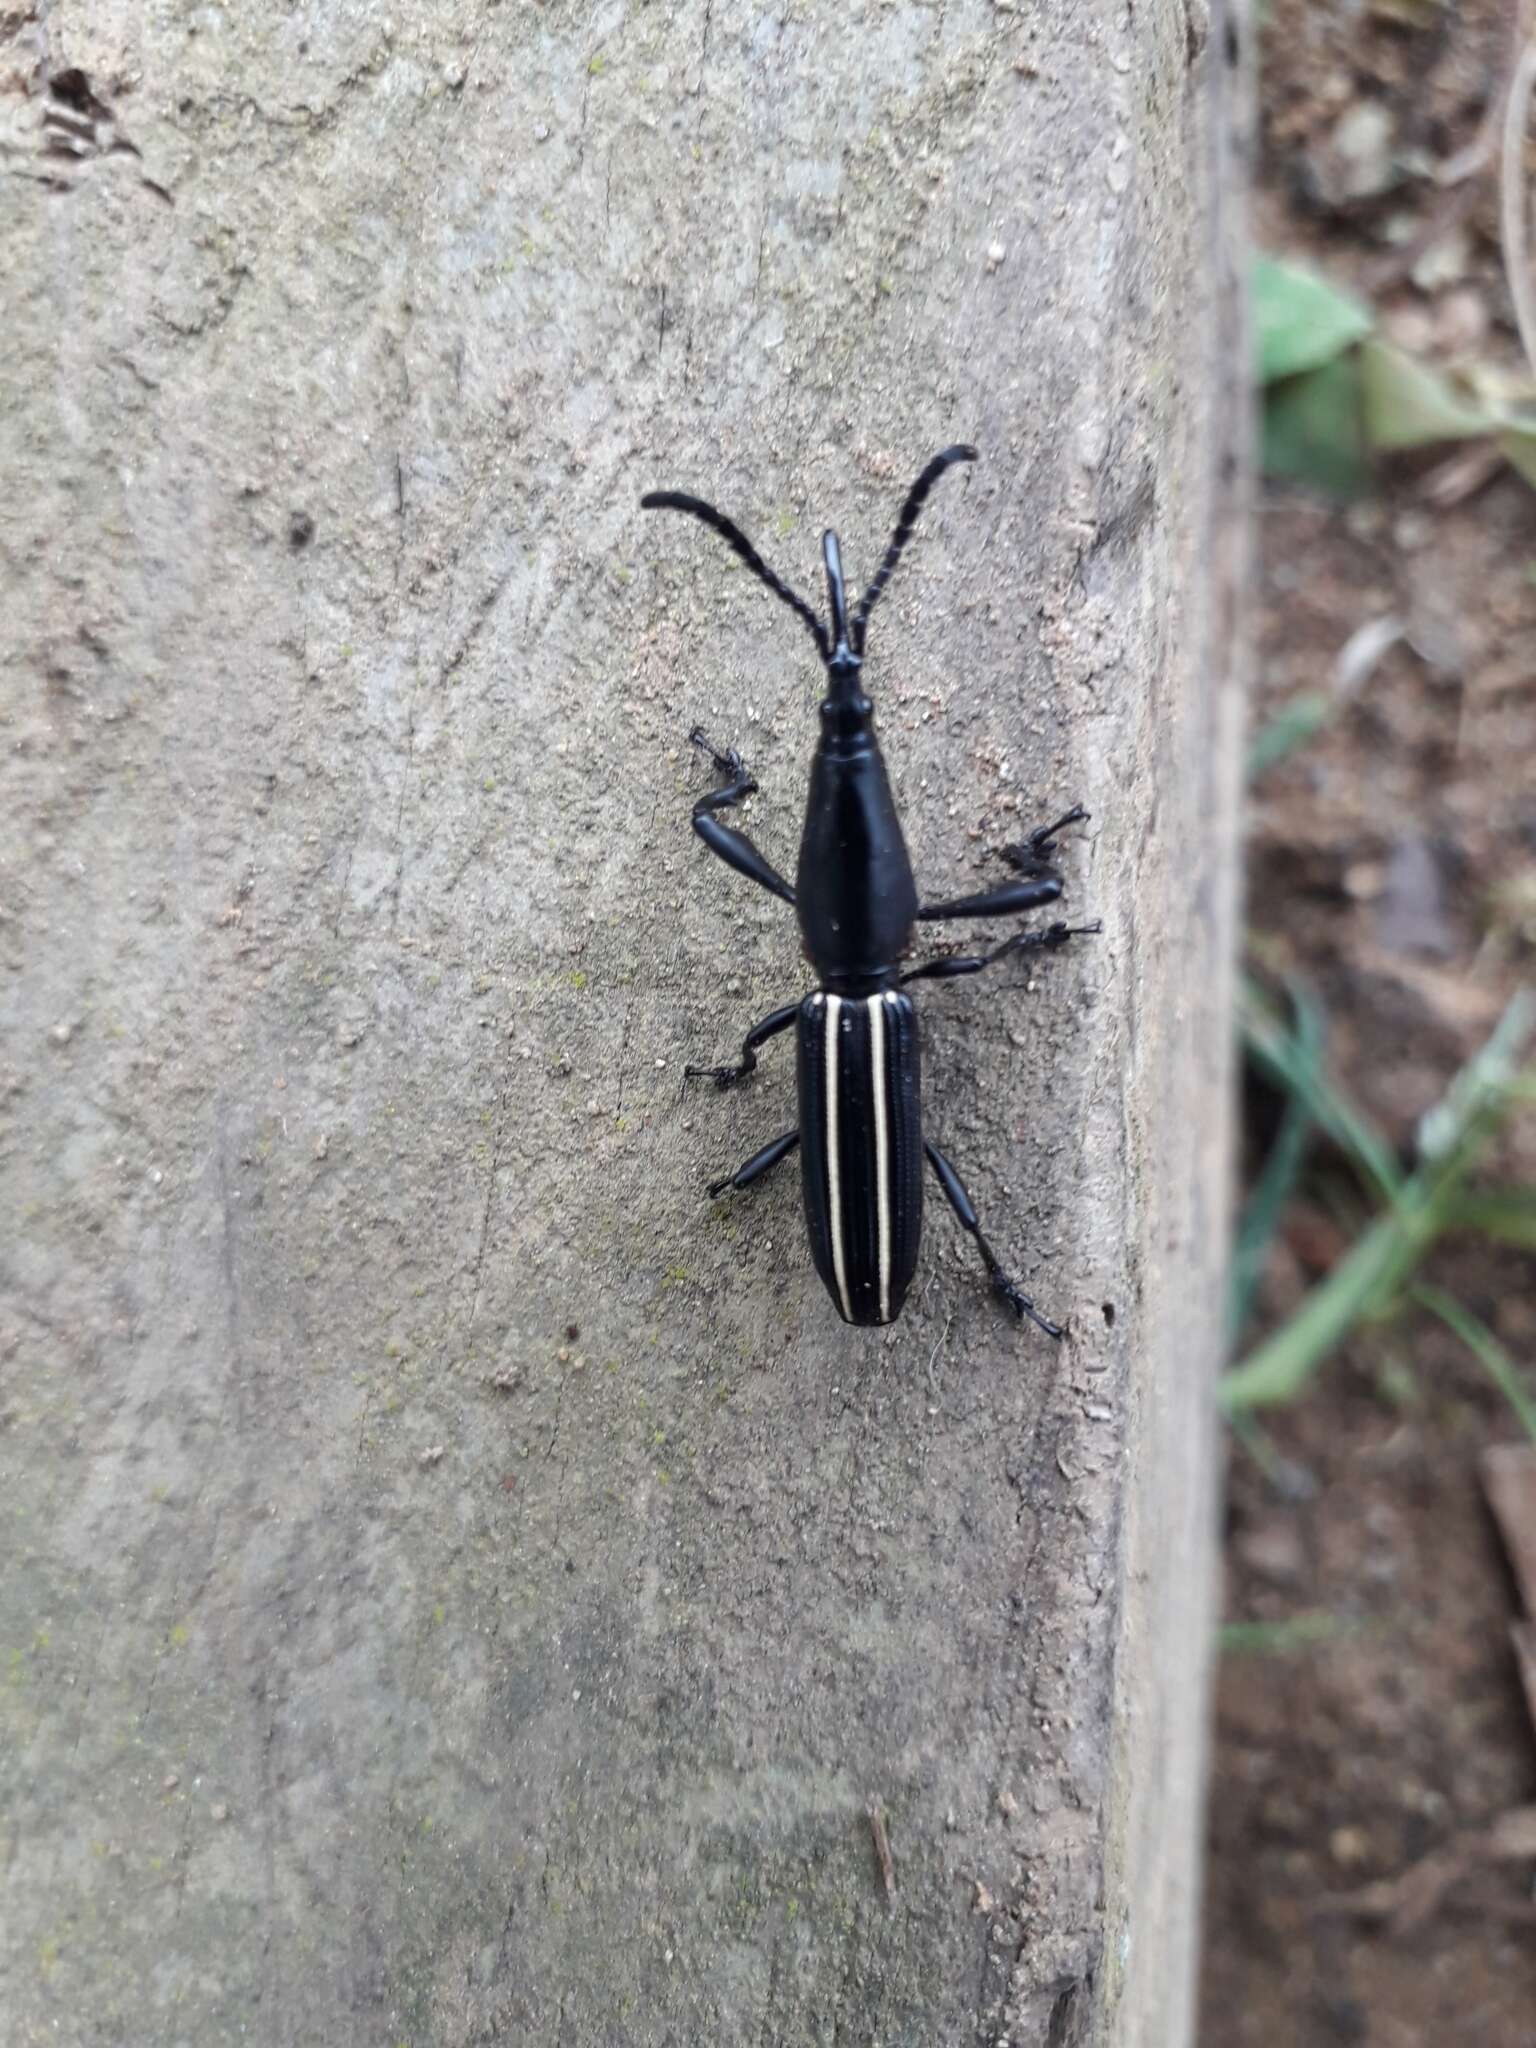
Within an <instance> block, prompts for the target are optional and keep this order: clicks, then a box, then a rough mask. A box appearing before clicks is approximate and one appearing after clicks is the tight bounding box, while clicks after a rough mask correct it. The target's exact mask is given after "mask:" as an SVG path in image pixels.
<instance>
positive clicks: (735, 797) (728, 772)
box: [688, 725, 795, 903]
mask: <svg viewBox="0 0 1536 2048" xmlns="http://www.w3.org/2000/svg"><path fill="white" fill-rule="evenodd" d="M688 738H689V741H690V742H691V743H692V745H694V746H696V747H697V748H698V749H699V750H700V752H701V753H705V754H708V756H709V758H710V759H711V761H713V762H714V764H715V767H716V769H717V771H718V772H719V773H720V774H721V775H724V776H725V777H726V778H727V780H726V784H725V787H724V788H723V789H710V790H706V791H705V793H704V794H703V796H701V797H700V798H699V800H698V802H697V803H695V805H694V807H693V829H694V831H695V832H697V833H698V835H699V837H700V838H701V839H702V840H703V842H704V844H705V845H706V846H707V847H708V848H709V850H710V852H711V853H713V854H717V855H718V856H719V858H720V859H721V860H723V861H724V862H725V864H726V866H727V867H732V868H734V869H735V870H736V872H737V874H739V875H745V876H746V877H747V879H748V881H750V882H756V883H757V884H758V886H759V888H763V889H766V890H768V892H769V893H770V895H774V896H777V897H779V898H780V899H781V900H782V901H783V902H785V903H793V902H794V900H795V892H794V890H793V889H791V887H790V886H789V884H788V882H786V881H785V879H784V877H783V876H782V875H781V874H780V873H779V871H778V869H777V868H776V867H774V865H773V863H772V862H771V861H769V860H765V859H764V858H763V856H762V854H761V853H759V851H758V850H757V848H756V847H755V846H754V845H753V843H752V841H751V840H750V839H749V838H748V837H747V835H746V833H745V832H738V831H737V830H736V829H735V827H734V826H732V825H722V824H721V822H720V820H719V819H718V818H716V817H715V816H713V813H714V812H715V811H728V810H730V808H731V807H732V805H734V804H739V803H740V802H741V801H742V799H743V798H744V797H749V796H753V795H755V794H756V791H757V781H756V778H755V777H754V776H752V775H749V774H748V772H747V765H746V763H745V762H744V761H743V760H742V758H741V756H740V754H738V753H737V751H736V749H735V748H734V747H717V746H716V745H715V743H714V741H713V740H712V739H711V738H710V737H709V735H708V734H707V733H706V732H705V730H704V728H703V726H701V725H696V726H695V727H694V728H693V730H692V732H690V733H689V735H688Z"/></svg>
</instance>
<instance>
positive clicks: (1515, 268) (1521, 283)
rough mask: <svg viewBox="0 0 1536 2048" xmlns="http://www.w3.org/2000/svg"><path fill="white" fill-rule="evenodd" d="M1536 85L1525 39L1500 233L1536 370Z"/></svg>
mask: <svg viewBox="0 0 1536 2048" xmlns="http://www.w3.org/2000/svg"><path fill="white" fill-rule="evenodd" d="M1533 85H1536V41H1527V42H1526V43H1525V45H1524V47H1523V48H1522V50H1521V52H1520V61H1519V62H1518V63H1517V64H1516V66H1515V75H1514V77H1513V78H1512V79H1511V80H1510V82H1509V100H1508V103H1507V104H1506V106H1505V109H1504V153H1503V158H1502V161H1501V163H1500V167H1499V237H1500V240H1501V241H1502V243H1503V245H1504V274H1505V276H1506V277H1507V278H1508V279H1509V295H1510V297H1511V298H1512V299H1513V300H1514V302H1515V325H1516V326H1517V327H1518V328H1519V330H1520V346H1521V347H1522V348H1523V349H1524V350H1525V360H1526V362H1527V363H1528V364H1529V366H1530V368H1531V370H1532V371H1533V372H1536V297H1533V295H1532V289H1531V266H1530V260H1529V257H1528V255H1527V252H1526V246H1525V243H1526V234H1525V230H1526V214H1527V211H1528V195H1527V192H1526V187H1525V138H1526V132H1527V129H1528V128H1529V125H1530V118H1531V88H1532V86H1533Z"/></svg>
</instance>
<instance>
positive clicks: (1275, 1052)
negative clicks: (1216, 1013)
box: [1239, 977, 1405, 1202]
mask: <svg viewBox="0 0 1536 2048" xmlns="http://www.w3.org/2000/svg"><path fill="white" fill-rule="evenodd" d="M1287 994H1288V995H1289V997H1290V1000H1291V1005H1292V1008H1293V1009H1294V1010H1295V1012H1296V1018H1297V1022H1296V1026H1295V1028H1294V1029H1293V1030H1287V1028H1286V1026H1285V1024H1284V1022H1283V1021H1282V1020H1281V1018H1280V1017H1279V1016H1278V1015H1277V1014H1276V1012H1275V1009H1274V1006H1273V1005H1272V1004H1271V1003H1270V1001H1269V1000H1268V998H1267V997H1266V996H1265V995H1264V993H1263V991H1262V990H1261V989H1260V988H1259V986H1258V984H1257V983H1256V982H1255V981H1253V980H1252V979H1251V978H1247V977H1245V979H1244V983H1243V990H1242V996H1241V1000H1240V1005H1239V1014H1240V1017H1241V1023H1242V1033H1243V1050H1244V1052H1245V1053H1246V1055H1247V1057H1248V1058H1249V1059H1250V1060H1251V1061H1252V1062H1253V1064H1254V1066H1255V1067H1256V1068H1257V1069H1258V1071H1259V1072H1260V1073H1261V1074H1262V1075H1263V1076H1264V1077H1265V1079H1266V1080H1267V1081H1269V1082H1270V1083H1271V1085H1272V1086H1274V1087H1276V1088H1279V1089H1281V1090H1283V1091H1284V1093H1286V1094H1287V1095H1292V1096H1298V1095H1299V1096H1300V1097H1301V1098H1302V1100H1303V1101H1304V1102H1305V1103H1306V1106H1307V1108H1308V1110H1309V1111H1310V1113H1311V1115H1312V1117H1313V1119H1314V1120H1315V1122H1316V1123H1317V1124H1319V1125H1320V1126H1321V1128H1322V1129H1323V1130H1325V1131H1326V1132H1327V1133H1328V1135H1329V1137H1330V1138H1332V1140H1333V1142H1334V1143H1335V1144H1336V1145H1337V1146H1338V1147H1339V1149H1340V1150H1341V1151H1342V1152H1344V1153H1345V1154H1346V1156H1347V1157H1348V1158H1349V1159H1350V1160H1351V1161H1352V1163H1353V1164H1354V1166H1355V1169H1356V1171H1357V1172H1358V1173H1359V1174H1360V1175H1361V1177H1362V1178H1363V1179H1364V1180H1365V1181H1367V1182H1368V1183H1369V1184H1370V1185H1371V1186H1372V1187H1373V1188H1374V1189H1375V1190H1376V1192H1377V1193H1378V1194H1379V1195H1380V1196H1381V1197H1382V1199H1383V1200H1384V1201H1388V1202H1395V1201H1396V1200H1397V1197H1398V1194H1399V1192H1400V1191H1401V1189H1402V1186H1403V1181H1404V1178H1405V1176H1404V1174H1403V1169H1402V1168H1401V1166H1399V1164H1398V1162H1397V1159H1396V1156H1395V1155H1394V1153H1393V1150H1392V1147H1391V1146H1390V1145H1389V1144H1388V1143H1387V1141H1386V1138H1385V1137H1384V1136H1383V1135H1382V1133H1381V1132H1380V1131H1379V1130H1378V1129H1377V1127H1376V1125H1375V1124H1374V1123H1373V1122H1372V1121H1371V1119H1370V1117H1368V1116H1367V1115H1366V1113H1365V1111H1364V1110H1362V1109H1360V1108H1358V1107H1357V1106H1356V1105H1355V1104H1354V1103H1353V1102H1351V1101H1350V1099H1349V1097H1348V1096H1347V1095H1345V1094H1344V1093H1343V1091H1342V1090H1341V1089H1339V1088H1336V1087H1335V1086H1334V1084H1333V1083H1332V1082H1331V1081H1330V1080H1329V1079H1328V1076H1327V1074H1326V1073H1325V1072H1324V1071H1323V1066H1322V1062H1321V1060H1320V1059H1313V1058H1311V1057H1309V1055H1308V1051H1307V1046H1308V1044H1309V1042H1310V1033H1311V1024H1310V1021H1308V1013H1309V1012H1310V1014H1311V1016H1312V1017H1316V1018H1318V1019H1319V1020H1320V1017H1321V1013H1320V1012H1319V1011H1318V1010H1317V1009H1316V1006H1315V1005H1314V1004H1313V1003H1312V1002H1311V1000H1310V998H1309V997H1308V996H1307V995H1306V994H1305V993H1304V992H1303V991H1302V990H1301V989H1300V988H1297V987H1295V986H1290V985H1288V987H1287ZM1319 1028H1320V1023H1319Z"/></svg>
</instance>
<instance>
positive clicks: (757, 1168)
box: [709, 1131, 800, 1195]
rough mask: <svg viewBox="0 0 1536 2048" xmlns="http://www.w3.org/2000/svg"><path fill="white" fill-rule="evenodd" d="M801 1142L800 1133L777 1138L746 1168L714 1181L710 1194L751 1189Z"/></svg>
mask: <svg viewBox="0 0 1536 2048" xmlns="http://www.w3.org/2000/svg"><path fill="white" fill-rule="evenodd" d="M799 1142H800V1133H799V1132H798V1131H786V1132H785V1133H784V1135H783V1137H782V1138H775V1139H774V1141H773V1143H772V1144H771V1145H765V1146H764V1147H763V1149H762V1151H761V1152H754V1153H753V1154H752V1157H751V1158H750V1159H749V1160H748V1161H747V1163H746V1165H745V1166H738V1167H737V1169H736V1171H735V1172H734V1173H728V1174H726V1175H725V1176H724V1177H723V1178H722V1179H720V1180H712V1181H711V1182H710V1184H709V1192H710V1193H711V1194H712V1195H723V1194H724V1193H725V1191H726V1189H727V1188H749V1187H751V1185H752V1183H753V1181H755V1180H761V1179H762V1177H763V1175H764V1174H765V1173H771V1172H772V1171H773V1169H774V1167H776V1166H777V1165H778V1163H779V1161H780V1160H781V1159H784V1158H787V1157H788V1155H789V1154H790V1153H791V1152H793V1151H794V1149H795V1147H796V1146H797V1145H798V1144H799Z"/></svg>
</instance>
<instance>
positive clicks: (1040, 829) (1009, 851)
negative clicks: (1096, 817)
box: [1000, 804, 1093, 875]
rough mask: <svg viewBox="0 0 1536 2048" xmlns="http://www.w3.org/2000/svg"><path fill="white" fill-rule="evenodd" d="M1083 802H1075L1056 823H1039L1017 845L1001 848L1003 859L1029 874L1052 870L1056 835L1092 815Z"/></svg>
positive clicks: (1085, 820)
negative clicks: (1051, 863)
mask: <svg viewBox="0 0 1536 2048" xmlns="http://www.w3.org/2000/svg"><path fill="white" fill-rule="evenodd" d="M1092 815H1093V814H1092V812H1091V811H1086V810H1084V808H1083V806H1082V805H1081V804H1074V805H1073V806H1072V808H1071V810H1070V811H1068V812H1067V814H1066V816H1065V817H1064V818H1058V819H1057V820H1056V822H1055V824H1054V825H1037V826H1036V827H1035V829H1034V831H1033V832H1031V833H1030V834H1029V835H1028V836H1027V838H1025V839H1024V840H1023V841H1021V842H1020V843H1019V844H1018V845H1016V846H1005V847H1002V848H1001V849H1000V851H1001V853H1002V856H1003V859H1004V860H1005V861H1007V863H1008V865H1009V866H1010V867H1014V868H1018V869H1019V870H1020V871H1021V872H1022V873H1024V874H1027V875H1039V874H1046V873H1048V872H1049V871H1050V861H1051V856H1052V854H1054V853H1055V851H1056V835H1057V833H1058V832H1065V831H1066V829H1067V827H1068V826H1069V825H1082V824H1085V823H1086V822H1087V820H1088V819H1089V818H1090V817H1091V816H1092Z"/></svg>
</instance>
